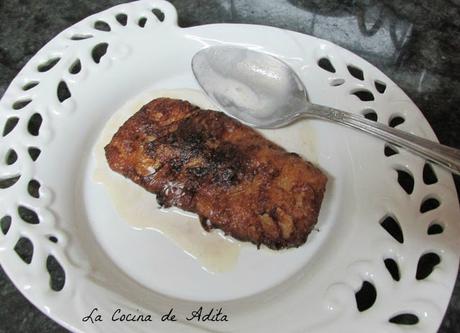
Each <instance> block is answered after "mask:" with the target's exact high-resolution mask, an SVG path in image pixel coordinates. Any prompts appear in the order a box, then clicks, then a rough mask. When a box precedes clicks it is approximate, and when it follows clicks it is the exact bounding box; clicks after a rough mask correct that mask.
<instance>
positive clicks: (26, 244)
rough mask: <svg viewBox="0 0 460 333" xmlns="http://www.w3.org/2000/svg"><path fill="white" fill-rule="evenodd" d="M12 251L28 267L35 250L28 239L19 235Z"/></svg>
mask: <svg viewBox="0 0 460 333" xmlns="http://www.w3.org/2000/svg"><path fill="white" fill-rule="evenodd" d="M13 250H14V252H16V254H17V255H18V257H19V258H20V259H21V260H22V261H23V262H24V263H26V264H27V265H30V263H31V262H32V260H33V257H34V250H35V249H34V244H33V242H32V241H31V240H30V239H29V238H28V237H26V236H23V235H21V236H20V237H19V239H18V240H17V242H16V243H15V245H14V248H13Z"/></svg>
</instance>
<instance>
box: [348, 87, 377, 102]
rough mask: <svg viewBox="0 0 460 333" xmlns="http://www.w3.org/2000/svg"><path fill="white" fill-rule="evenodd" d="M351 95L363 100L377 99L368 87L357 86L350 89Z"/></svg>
mask: <svg viewBox="0 0 460 333" xmlns="http://www.w3.org/2000/svg"><path fill="white" fill-rule="evenodd" d="M350 95H354V96H356V98H358V99H359V100H360V101H361V102H373V101H375V96H374V94H373V93H372V91H370V90H369V89H367V88H355V89H352V90H351V91H350Z"/></svg>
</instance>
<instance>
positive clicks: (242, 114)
mask: <svg viewBox="0 0 460 333" xmlns="http://www.w3.org/2000/svg"><path fill="white" fill-rule="evenodd" d="M192 70H193V72H194V73H195V76H196V77H197V78H198V82H199V84H200V86H201V87H202V88H203V90H204V91H205V92H206V93H207V94H208V96H209V97H211V99H212V100H213V101H214V102H215V103H217V104H218V105H219V106H220V107H222V109H223V110H224V111H225V112H226V113H227V114H228V115H229V116H232V117H234V118H237V119H238V120H240V121H242V122H243V123H245V124H247V125H250V126H253V127H258V128H276V127H281V126H285V125H287V124H288V123H290V122H292V117H293V116H294V114H297V113H300V111H301V110H303V109H304V108H305V103H306V102H308V97H307V92H306V90H305V87H304V85H303V83H302V81H301V80H300V78H299V76H298V75H297V74H296V73H295V72H293V71H292V70H291V68H290V67H289V66H288V65H287V64H285V63H284V62H282V61H281V60H279V59H277V58H275V57H271V56H264V57H260V53H259V52H255V51H251V50H249V49H244V48H236V47H233V46H225V45H224V46H218V47H210V48H206V49H203V50H202V51H200V52H198V53H196V54H195V56H194V57H193V60H192Z"/></svg>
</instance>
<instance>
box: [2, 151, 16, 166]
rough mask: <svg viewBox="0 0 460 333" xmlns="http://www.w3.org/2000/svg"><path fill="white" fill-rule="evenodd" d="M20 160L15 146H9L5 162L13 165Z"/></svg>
mask: <svg viewBox="0 0 460 333" xmlns="http://www.w3.org/2000/svg"><path fill="white" fill-rule="evenodd" d="M17 160H18V153H16V150H14V148H9V149H8V150H7V152H6V155H5V164H6V165H13V164H14V163H16V161H17Z"/></svg>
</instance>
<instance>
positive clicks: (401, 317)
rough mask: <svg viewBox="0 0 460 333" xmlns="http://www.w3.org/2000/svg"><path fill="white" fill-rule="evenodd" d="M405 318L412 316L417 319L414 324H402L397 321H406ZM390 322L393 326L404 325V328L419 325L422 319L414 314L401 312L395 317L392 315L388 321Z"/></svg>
mask: <svg viewBox="0 0 460 333" xmlns="http://www.w3.org/2000/svg"><path fill="white" fill-rule="evenodd" d="M403 316H412V317H415V318H414V321H413V323H400V322H397V320H398V321H399V320H404V318H403ZM388 322H390V323H391V324H394V325H403V326H412V325H417V324H418V323H419V322H420V319H419V317H418V316H417V315H416V314H414V313H412V312H409V311H407V312H405V311H401V312H398V313H396V314H394V315H392V316H391V317H390V318H389V319H388Z"/></svg>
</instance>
